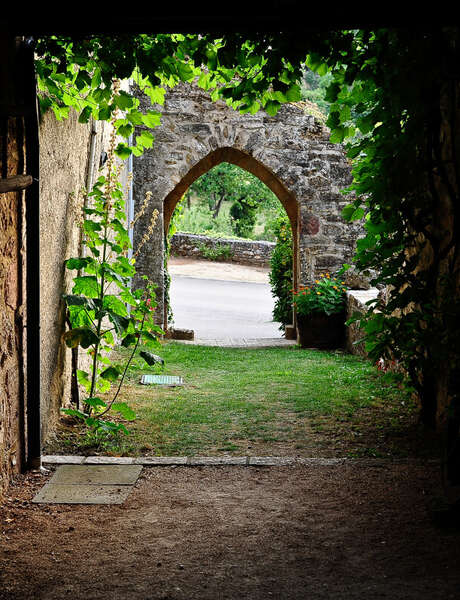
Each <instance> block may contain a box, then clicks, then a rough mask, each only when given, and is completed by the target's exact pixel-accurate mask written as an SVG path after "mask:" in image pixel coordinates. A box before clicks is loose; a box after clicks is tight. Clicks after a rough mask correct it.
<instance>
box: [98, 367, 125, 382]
mask: <svg viewBox="0 0 460 600" xmlns="http://www.w3.org/2000/svg"><path fill="white" fill-rule="evenodd" d="M119 376H120V370H119V369H118V367H108V368H107V369H104V371H102V373H101V374H100V377H102V379H106V380H107V381H111V382H114V381H116V380H117V379H118V377H119Z"/></svg>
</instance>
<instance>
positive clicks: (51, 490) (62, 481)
mask: <svg viewBox="0 0 460 600" xmlns="http://www.w3.org/2000/svg"><path fill="white" fill-rule="evenodd" d="M141 471H142V465H132V464H130V465H128V464H125V463H121V464H113V463H109V464H105V465H101V464H99V465H94V464H88V465H82V464H60V465H59V466H58V468H57V469H56V472H55V473H54V475H53V476H52V477H51V479H50V480H49V481H48V482H47V483H46V484H45V485H44V486H43V487H42V489H41V490H40V491H39V492H38V494H36V496H35V497H34V498H33V500H32V502H34V503H36V504H122V503H123V502H124V501H125V500H126V498H127V497H128V495H129V493H130V492H131V490H132V488H133V486H134V484H135V483H136V481H137V478H138V477H139V475H140V474H141Z"/></svg>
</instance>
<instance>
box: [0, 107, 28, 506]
mask: <svg viewBox="0 0 460 600" xmlns="http://www.w3.org/2000/svg"><path fill="white" fill-rule="evenodd" d="M4 123H5V127H4V129H3V130H2V132H1V135H0V160H1V158H3V157H4V156H6V157H7V160H6V161H3V162H2V163H0V170H1V175H0V176H1V177H2V178H6V177H11V176H13V175H17V174H22V173H23V170H24V163H25V155H24V138H23V128H24V126H23V121H22V118H9V119H5V120H4ZM24 208H25V203H24V192H10V193H8V194H0V500H1V498H2V495H3V493H4V491H5V489H6V487H7V485H8V483H9V481H10V479H11V478H12V477H13V475H14V474H15V473H18V472H19V471H20V469H21V467H22V461H23V456H24V452H25V448H24V444H25V440H24V410H25V407H24V398H25V395H24V385H25V339H24V332H25V330H24V316H25V311H24V308H25V289H24V280H25V276H24V274H25V268H24V266H25V265H24V260H25V241H24V239H25V238H24V229H25V213H24Z"/></svg>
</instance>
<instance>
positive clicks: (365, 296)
mask: <svg viewBox="0 0 460 600" xmlns="http://www.w3.org/2000/svg"><path fill="white" fill-rule="evenodd" d="M378 294H379V290H378V289H377V288H370V289H368V290H349V291H348V292H347V319H351V317H352V316H353V314H354V313H356V312H358V313H361V314H365V313H366V312H367V310H368V306H367V305H366V302H368V301H369V300H373V299H374V298H377V296H378ZM363 335H364V333H363V332H362V331H361V329H360V328H359V325H358V324H357V323H351V325H349V326H348V327H347V338H346V349H347V351H348V352H350V353H351V354H356V355H358V356H362V357H364V358H367V352H366V349H365V347H364V342H359V340H361V339H362V337H363ZM356 342H359V343H356Z"/></svg>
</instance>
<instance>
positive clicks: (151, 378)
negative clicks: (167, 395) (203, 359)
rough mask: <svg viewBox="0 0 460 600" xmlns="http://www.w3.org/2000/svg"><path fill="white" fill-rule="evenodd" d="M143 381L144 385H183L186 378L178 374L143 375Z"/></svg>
mask: <svg viewBox="0 0 460 600" xmlns="http://www.w3.org/2000/svg"><path fill="white" fill-rule="evenodd" d="M141 383H142V384H143V385H169V386H176V385H183V384H184V380H183V379H182V377H179V376H178V375H142V377H141Z"/></svg>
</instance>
